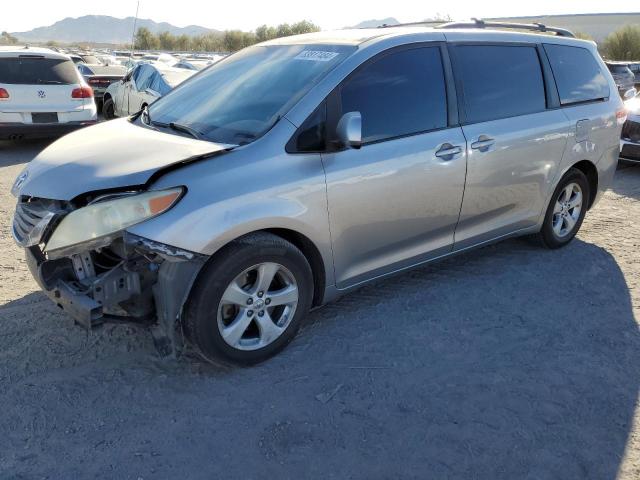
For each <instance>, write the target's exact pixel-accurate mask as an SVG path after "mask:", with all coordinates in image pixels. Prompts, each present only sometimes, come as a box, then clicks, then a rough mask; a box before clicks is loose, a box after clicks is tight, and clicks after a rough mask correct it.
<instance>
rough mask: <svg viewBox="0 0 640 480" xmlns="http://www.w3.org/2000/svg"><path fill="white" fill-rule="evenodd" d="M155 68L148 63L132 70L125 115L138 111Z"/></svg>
mask: <svg viewBox="0 0 640 480" xmlns="http://www.w3.org/2000/svg"><path fill="white" fill-rule="evenodd" d="M154 72H155V69H154V68H153V67H152V66H151V65H148V64H142V65H140V66H139V68H138V69H137V71H136V72H134V74H133V77H132V81H131V82H129V89H128V98H127V115H132V114H134V113H136V112H139V111H140V109H141V108H142V104H143V103H144V91H145V90H146V88H147V87H148V86H149V81H150V79H151V77H152V76H153V74H154Z"/></svg>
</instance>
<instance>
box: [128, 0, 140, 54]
mask: <svg viewBox="0 0 640 480" xmlns="http://www.w3.org/2000/svg"><path fill="white" fill-rule="evenodd" d="M139 10H140V0H138V5H137V6H136V17H135V18H134V19H133V32H131V51H130V52H129V60H131V57H133V47H134V43H135V39H136V25H137V24H138V11H139Z"/></svg>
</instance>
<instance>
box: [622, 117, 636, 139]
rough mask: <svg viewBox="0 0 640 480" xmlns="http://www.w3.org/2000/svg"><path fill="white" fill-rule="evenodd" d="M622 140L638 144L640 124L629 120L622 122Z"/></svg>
mask: <svg viewBox="0 0 640 480" xmlns="http://www.w3.org/2000/svg"><path fill="white" fill-rule="evenodd" d="M622 138H623V139H624V140H630V141H632V142H640V123H638V122H633V121H631V120H627V121H626V122H624V126H623V127H622Z"/></svg>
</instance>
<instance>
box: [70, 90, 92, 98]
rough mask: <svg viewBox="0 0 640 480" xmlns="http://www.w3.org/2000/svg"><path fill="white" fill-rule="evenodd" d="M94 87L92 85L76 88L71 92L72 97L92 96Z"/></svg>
mask: <svg viewBox="0 0 640 480" xmlns="http://www.w3.org/2000/svg"><path fill="white" fill-rule="evenodd" d="M92 97H93V89H92V88H91V87H80V88H74V89H73V91H72V92H71V98H78V99H81V98H92Z"/></svg>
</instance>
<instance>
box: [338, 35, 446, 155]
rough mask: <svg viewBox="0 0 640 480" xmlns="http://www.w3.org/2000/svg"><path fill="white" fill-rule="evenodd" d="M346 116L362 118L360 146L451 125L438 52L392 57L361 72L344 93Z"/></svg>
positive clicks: (411, 52) (426, 49) (405, 52)
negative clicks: (351, 113)
mask: <svg viewBox="0 0 640 480" xmlns="http://www.w3.org/2000/svg"><path fill="white" fill-rule="evenodd" d="M341 100H342V111H343V112H344V113H346V112H360V113H361V115H362V141H363V142H364V143H368V142H375V141H380V140H386V139H390V138H395V137H400V136H403V135H410V134H414V133H419V132H425V131H429V130H435V129H439V128H444V127H446V126H447V92H446V88H445V81H444V73H443V69H442V60H441V58H440V48H439V47H424V48H413V49H410V50H401V51H397V52H393V53H389V54H387V55H384V56H383V57H381V58H379V59H378V60H373V61H372V63H369V64H366V65H365V66H364V67H363V68H362V69H360V70H358V71H357V72H356V73H355V74H354V75H353V76H352V77H351V78H349V79H348V80H347V82H346V83H345V84H344V85H343V87H342V89H341Z"/></svg>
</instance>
